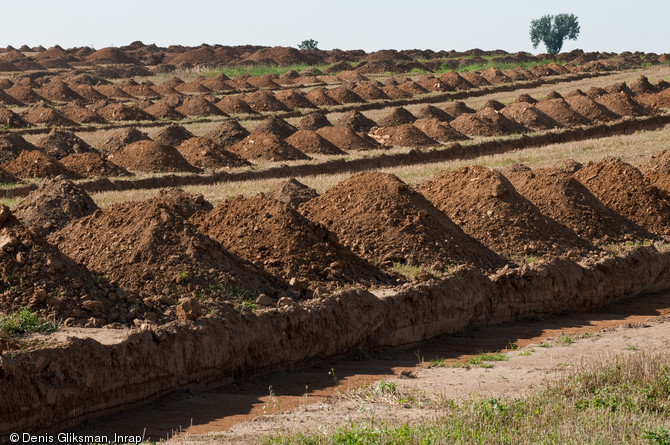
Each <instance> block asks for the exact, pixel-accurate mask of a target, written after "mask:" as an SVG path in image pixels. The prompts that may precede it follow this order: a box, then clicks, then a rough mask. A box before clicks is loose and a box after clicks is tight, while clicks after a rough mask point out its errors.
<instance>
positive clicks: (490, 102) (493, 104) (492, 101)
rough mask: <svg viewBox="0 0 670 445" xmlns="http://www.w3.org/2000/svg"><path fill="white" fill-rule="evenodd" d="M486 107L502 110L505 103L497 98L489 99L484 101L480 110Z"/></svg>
mask: <svg viewBox="0 0 670 445" xmlns="http://www.w3.org/2000/svg"><path fill="white" fill-rule="evenodd" d="M486 108H491V109H492V110H495V111H500V110H502V109H503V108H505V104H504V103H502V102H500V101H497V100H495V99H489V100H487V101H486V102H485V103H484V105H482V106H481V108H480V110H484V109H486Z"/></svg>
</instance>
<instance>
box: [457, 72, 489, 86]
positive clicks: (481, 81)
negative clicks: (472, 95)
mask: <svg viewBox="0 0 670 445" xmlns="http://www.w3.org/2000/svg"><path fill="white" fill-rule="evenodd" d="M461 77H462V78H463V79H465V80H466V81H467V82H469V83H470V84H472V86H475V87H484V86H487V85H491V82H489V81H488V80H486V78H485V77H484V76H482V75H481V74H479V73H478V72H477V71H467V72H465V73H461Z"/></svg>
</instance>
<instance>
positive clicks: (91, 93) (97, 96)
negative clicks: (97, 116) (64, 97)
mask: <svg viewBox="0 0 670 445" xmlns="http://www.w3.org/2000/svg"><path fill="white" fill-rule="evenodd" d="M70 88H71V89H72V90H73V91H74V92H75V93H77V94H78V95H79V96H80V97H82V98H83V99H84V100H87V101H89V102H95V101H96V100H102V99H106V98H107V96H105V95H103V94H101V93H100V92H99V91H97V90H96V89H95V88H93V86H91V85H86V84H74V85H70Z"/></svg>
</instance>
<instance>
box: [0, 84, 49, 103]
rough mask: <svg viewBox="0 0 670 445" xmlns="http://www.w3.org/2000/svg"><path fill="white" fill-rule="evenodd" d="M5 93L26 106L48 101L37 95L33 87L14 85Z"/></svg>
mask: <svg viewBox="0 0 670 445" xmlns="http://www.w3.org/2000/svg"><path fill="white" fill-rule="evenodd" d="M5 93H7V94H9V95H10V96H11V97H13V98H14V99H16V100H18V101H19V102H23V103H24V104H36V103H38V102H44V101H45V100H46V99H44V98H43V97H42V96H40V95H39V94H37V93H36V92H35V91H34V90H33V89H32V88H31V87H28V86H23V85H14V86H13V87H11V88H7V89H6V90H5Z"/></svg>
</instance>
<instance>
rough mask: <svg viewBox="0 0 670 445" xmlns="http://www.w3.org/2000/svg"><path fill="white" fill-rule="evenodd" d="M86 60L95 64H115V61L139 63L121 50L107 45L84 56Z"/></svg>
mask: <svg viewBox="0 0 670 445" xmlns="http://www.w3.org/2000/svg"><path fill="white" fill-rule="evenodd" d="M86 60H87V61H88V62H92V63H95V64H100V65H103V64H117V63H129V64H133V65H137V64H139V62H138V61H137V60H135V59H133V58H132V57H130V56H128V55H127V54H126V53H125V52H123V50H121V49H119V48H116V47H107V48H102V49H99V50H97V51H96V52H94V53H92V54H90V55H89V56H87V57H86Z"/></svg>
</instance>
